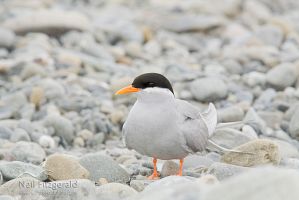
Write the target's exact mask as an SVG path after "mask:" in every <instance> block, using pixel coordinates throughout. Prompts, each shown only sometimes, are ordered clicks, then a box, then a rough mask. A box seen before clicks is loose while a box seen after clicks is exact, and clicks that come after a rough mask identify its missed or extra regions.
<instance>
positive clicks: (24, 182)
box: [0, 177, 40, 196]
mask: <svg viewBox="0 0 299 200" xmlns="http://www.w3.org/2000/svg"><path fill="white" fill-rule="evenodd" d="M39 183H40V182H39V181H38V180H37V179H35V178H31V177H23V178H16V179H12V180H10V181H8V182H6V183H4V184H3V185H1V186H0V194H1V195H11V196H18V195H21V194H25V195H28V194H30V193H32V191H33V189H34V187H37V186H38V184H39Z"/></svg>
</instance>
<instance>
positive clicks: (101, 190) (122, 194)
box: [96, 183, 137, 200]
mask: <svg viewBox="0 0 299 200" xmlns="http://www.w3.org/2000/svg"><path fill="white" fill-rule="evenodd" d="M136 194H137V191H136V190H134V189H133V188H131V187H129V186H128V185H124V184H121V183H107V184H104V185H101V186H99V187H96V195H97V198H98V199H103V200H106V199H107V200H110V199H128V198H132V196H134V195H136Z"/></svg>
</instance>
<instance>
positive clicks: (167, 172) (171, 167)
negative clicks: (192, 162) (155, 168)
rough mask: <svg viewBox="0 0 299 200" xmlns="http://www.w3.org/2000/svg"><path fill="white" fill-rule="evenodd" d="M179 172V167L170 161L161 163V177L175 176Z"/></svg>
mask: <svg viewBox="0 0 299 200" xmlns="http://www.w3.org/2000/svg"><path fill="white" fill-rule="evenodd" d="M178 172H179V165H178V164H177V163H175V162H173V161H171V160H167V161H165V162H164V163H163V166H162V170H161V177H166V176H171V175H176V174H178Z"/></svg>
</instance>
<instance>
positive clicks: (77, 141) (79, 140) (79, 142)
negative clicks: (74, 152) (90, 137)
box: [73, 137, 85, 147]
mask: <svg viewBox="0 0 299 200" xmlns="http://www.w3.org/2000/svg"><path fill="white" fill-rule="evenodd" d="M73 145H74V146H75V147H84V145H85V142H84V140H83V138H81V137H76V138H75V139H74V142H73Z"/></svg>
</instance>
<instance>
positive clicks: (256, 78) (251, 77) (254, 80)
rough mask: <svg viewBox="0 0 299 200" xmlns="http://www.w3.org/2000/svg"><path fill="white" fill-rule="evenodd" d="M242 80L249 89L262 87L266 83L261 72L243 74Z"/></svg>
mask: <svg viewBox="0 0 299 200" xmlns="http://www.w3.org/2000/svg"><path fill="white" fill-rule="evenodd" d="M243 80H244V82H245V83H246V84H247V85H248V86H250V87H254V86H258V85H260V86H263V85H265V83H266V75H265V74H264V73H261V72H256V71H253V72H249V73H247V74H245V75H244V76H243Z"/></svg>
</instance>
